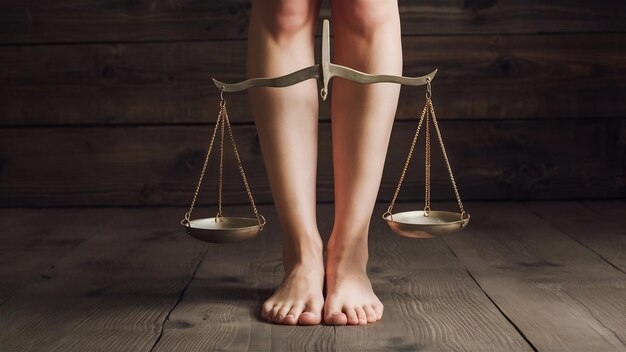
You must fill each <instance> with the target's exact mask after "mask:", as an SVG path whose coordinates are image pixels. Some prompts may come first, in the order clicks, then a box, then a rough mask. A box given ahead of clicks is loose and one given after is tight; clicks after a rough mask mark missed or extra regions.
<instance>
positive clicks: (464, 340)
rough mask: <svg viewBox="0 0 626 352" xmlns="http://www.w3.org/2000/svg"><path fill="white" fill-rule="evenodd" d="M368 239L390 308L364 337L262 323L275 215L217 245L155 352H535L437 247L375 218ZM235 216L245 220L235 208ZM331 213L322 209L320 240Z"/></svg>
mask: <svg viewBox="0 0 626 352" xmlns="http://www.w3.org/2000/svg"><path fill="white" fill-rule="evenodd" d="M384 208H385V205H384V204H378V205H377V207H376V209H375V211H374V218H375V219H373V223H372V227H371V231H370V263H369V266H368V270H369V273H370V277H371V278H372V284H373V286H374V290H375V292H376V293H377V294H379V297H380V298H381V300H382V301H383V304H385V313H384V317H383V320H381V321H379V322H377V323H376V324H372V325H367V326H361V327H347V328H346V327H343V328H341V327H338V328H335V327H332V326H327V325H325V324H322V325H319V326H296V327H293V326H282V325H276V324H268V323H266V322H264V321H263V320H261V318H260V310H261V305H262V304H263V302H264V301H265V299H267V298H268V297H269V296H270V295H271V293H272V292H273V291H274V290H275V289H276V288H277V287H278V285H279V283H280V281H281V279H282V276H283V274H284V271H283V268H282V259H281V258H282V254H281V240H280V239H281V234H280V226H279V223H278V217H277V214H276V212H275V210H274V208H273V207H272V208H267V207H266V208H264V210H263V211H264V214H266V215H265V216H266V217H267V219H268V225H267V227H266V228H265V230H264V232H263V233H262V234H261V236H260V237H258V238H255V239H253V240H251V241H247V242H242V243H240V244H237V245H236V246H231V247H228V246H220V245H213V246H211V247H210V248H209V249H208V254H207V260H205V261H204V262H203V263H202V265H201V266H200V268H199V270H198V273H197V275H196V277H195V279H194V281H193V282H192V284H191V286H190V287H189V290H188V291H187V293H186V295H185V296H184V297H183V300H182V301H181V303H180V304H179V305H178V306H177V307H176V309H175V310H174V311H173V312H172V314H171V319H170V322H168V323H167V324H166V325H165V330H164V334H163V337H162V339H161V340H160V342H159V344H158V345H157V346H156V349H155V350H156V351H174V350H180V351H182V350H184V351H206V350H239V351H244V350H248V351H327V350H337V351H383V350H385V351H405V350H428V351H444V350H445V351H450V350H454V351H477V350H481V351H504V350H506V351H530V350H531V349H530V347H529V346H528V345H527V344H526V342H525V341H524V340H523V339H522V338H521V336H520V335H519V334H518V333H517V332H516V331H515V330H514V328H513V327H512V326H511V325H509V324H508V322H507V321H506V320H505V319H504V317H502V316H501V315H500V313H499V312H498V310H497V309H496V308H495V307H494V306H493V305H492V304H491V302H490V301H489V300H488V299H487V297H485V296H484V294H483V293H482V291H481V290H480V289H479V288H478V286H477V285H476V284H475V283H474V281H472V280H471V278H469V277H468V276H467V274H466V272H465V269H464V267H463V266H462V265H461V264H460V263H459V261H458V260H457V259H456V258H455V257H454V256H453V255H452V254H451V253H450V251H449V250H448V249H447V248H446V246H445V244H444V243H443V242H441V241H412V240H410V239H404V238H399V237H398V236H395V235H393V234H391V233H390V231H389V229H388V227H387V225H386V224H385V223H383V222H382V221H381V220H380V219H377V217H378V214H380V213H382V212H383V211H384ZM237 210H238V211H245V210H246V209H245V208H243V207H237ZM332 217H333V207H332V205H319V206H318V219H319V223H320V231H321V233H322V234H323V235H322V237H323V238H324V240H325V241H327V238H328V235H329V231H330V230H331V228H332Z"/></svg>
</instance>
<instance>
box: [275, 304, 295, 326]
mask: <svg viewBox="0 0 626 352" xmlns="http://www.w3.org/2000/svg"><path fill="white" fill-rule="evenodd" d="M290 310H291V304H284V305H282V306H281V307H280V309H278V312H277V313H276V316H275V317H274V322H275V323H282V322H283V319H284V318H285V316H287V313H289V311H290Z"/></svg>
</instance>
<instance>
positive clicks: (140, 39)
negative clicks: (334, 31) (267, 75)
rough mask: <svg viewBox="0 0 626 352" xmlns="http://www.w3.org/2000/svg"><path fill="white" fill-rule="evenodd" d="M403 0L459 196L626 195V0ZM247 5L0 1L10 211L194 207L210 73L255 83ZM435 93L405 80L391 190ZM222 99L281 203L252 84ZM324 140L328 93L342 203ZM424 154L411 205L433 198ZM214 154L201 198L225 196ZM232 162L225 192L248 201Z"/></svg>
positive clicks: (3, 186)
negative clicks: (429, 76)
mask: <svg viewBox="0 0 626 352" xmlns="http://www.w3.org/2000/svg"><path fill="white" fill-rule="evenodd" d="M400 8H401V18H402V30H403V50H404V63H405V65H404V74H405V75H421V74H424V73H426V72H430V71H431V70H432V69H434V68H438V69H439V70H440V71H439V73H438V75H437V79H436V80H435V82H434V83H433V90H434V102H435V106H436V109H437V112H438V117H439V119H441V128H442V130H443V134H444V139H445V142H446V147H447V150H448V154H449V155H450V160H451V162H452V165H453V169H454V172H455V176H456V179H457V183H458V184H459V188H460V191H461V195H462V197H463V198H464V199H493V200H497V199H570V198H623V197H625V196H626V77H625V76H626V49H625V48H626V3H624V2H623V1H618V0H607V1H586V0H570V1H558V0H545V1H527V0H501V1H497V0H464V1H459V0H455V1H452V0H447V1H444V0H424V1H408V0H401V1H400ZM249 13H250V4H249V1H243V0H229V1H225V0H222V1H215V0H212V1H208V0H203V1H200V0H179V1H174V2H160V1H156V0H145V1H122V0H105V1H95V0H84V1H80V2H76V1H73V2H63V1H46V2H42V1H32V0H25V1H20V2H15V1H8V0H0V206H3V207H8V206H87V205H95V206H108V205H113V206H117V205H128V206H134V205H181V206H182V205H188V204H189V202H190V201H191V197H192V194H193V190H194V188H195V185H196V182H197V178H198V176H199V173H200V168H201V166H202V161H203V158H204V153H205V152H206V147H207V144H208V140H209V136H210V133H211V132H212V128H213V126H214V125H213V122H214V121H215V119H216V112H217V98H218V94H217V90H216V89H215V88H214V87H213V86H212V85H211V82H210V80H209V77H216V78H219V79H221V80H224V81H237V80H241V79H244V74H245V50H246V35H247V24H248V18H249ZM320 17H323V18H329V17H330V11H329V9H328V1H325V3H324V5H323V9H322V11H321V16H320ZM331 22H332V21H331ZM331 26H332V23H331ZM423 94H424V91H423V89H421V88H420V89H417V88H403V89H402V93H401V98H400V104H399V106H398V114H397V117H396V120H397V121H396V123H395V125H394V131H393V133H392V140H391V144H390V148H389V154H388V156H387V163H386V168H385V172H384V175H383V182H382V184H381V188H380V192H379V199H380V200H383V201H385V200H389V199H390V198H391V196H392V195H393V190H394V189H395V186H396V183H397V180H398V177H399V175H400V172H401V169H402V165H403V162H404V158H405V157H406V153H407V151H408V147H409V145H410V142H411V138H412V134H413V132H414V128H415V126H416V121H417V118H418V114H419V112H420V111H421V107H422V104H423ZM228 99H229V106H230V107H231V109H230V116H231V120H232V121H233V122H234V123H235V125H236V126H235V136H236V138H237V142H238V144H239V148H240V152H241V153H242V158H243V163H244V168H245V170H246V172H247V174H248V179H249V182H250V185H251V187H252V190H253V193H254V196H255V200H256V201H257V202H258V203H268V202H271V201H272V196H271V193H270V189H269V185H268V183H267V179H266V172H265V169H264V166H263V160H262V155H261V150H260V146H259V143H258V139H257V135H256V133H255V129H254V123H253V121H252V118H251V114H250V109H249V105H248V100H247V96H246V94H245V93H235V94H231V95H229V96H228ZM330 134H331V131H330V116H329V103H328V102H322V103H321V112H320V154H319V157H320V158H319V163H318V170H319V171H318V175H319V176H318V200H319V201H332V199H333V182H332V162H331V160H332V159H331V145H330V136H331V135H330ZM422 148H423V147H421V145H420V149H418V151H417V152H416V153H417V155H416V156H415V157H414V160H413V162H412V165H411V166H412V168H410V169H409V174H408V176H407V179H406V180H405V183H404V186H403V188H402V192H401V193H400V197H399V200H417V199H422V197H423V166H422V165H420V164H421V163H422V161H423V156H422V150H423V149H422ZM215 156H216V155H213V157H212V164H210V169H209V171H208V173H207V176H206V178H205V182H204V184H203V188H202V190H201V194H200V199H199V202H200V204H215V202H216V199H217V196H216V182H217V175H216V172H212V171H215V170H216V169H215V166H216V157H215ZM225 158H226V160H225V163H226V164H225V172H226V177H225V185H224V187H225V195H224V198H225V202H226V203H228V204H236V203H247V201H248V200H247V196H246V194H245V191H244V188H243V185H242V182H241V179H240V177H239V175H238V170H237V168H236V165H235V162H234V157H233V155H232V154H231V151H230V150H227V153H226V155H225ZM433 163H435V166H434V170H433V182H434V188H433V197H434V198H435V199H452V198H453V193H452V190H451V186H450V183H449V180H448V179H447V175H446V173H445V169H444V168H443V164H442V158H441V157H440V155H439V153H438V151H437V152H436V153H434V154H433Z"/></svg>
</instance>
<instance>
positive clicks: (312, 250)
mask: <svg viewBox="0 0 626 352" xmlns="http://www.w3.org/2000/svg"><path fill="white" fill-rule="evenodd" d="M283 265H284V267H285V276H284V277H283V280H282V282H281V284H280V286H279V287H278V289H277V290H276V292H274V294H273V295H272V296H271V297H270V298H269V299H268V300H267V301H265V303H264V304H263V309H262V311H261V316H262V317H263V319H265V320H267V321H269V322H273V323H278V324H286V325H296V324H299V325H315V324H319V323H320V322H321V320H322V308H323V305H324V293H323V286H324V257H323V254H322V241H321V239H319V241H317V239H315V240H314V243H301V244H299V245H292V244H289V243H285V244H284V246H283Z"/></svg>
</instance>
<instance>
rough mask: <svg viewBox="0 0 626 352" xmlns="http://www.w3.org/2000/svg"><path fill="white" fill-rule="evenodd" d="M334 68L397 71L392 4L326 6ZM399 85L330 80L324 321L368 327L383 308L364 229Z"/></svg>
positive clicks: (397, 30)
mask: <svg viewBox="0 0 626 352" xmlns="http://www.w3.org/2000/svg"><path fill="white" fill-rule="evenodd" d="M331 6H332V8H331V10H332V16H333V19H334V21H333V23H334V25H333V28H334V43H333V53H334V57H333V60H334V62H335V63H338V64H342V65H346V66H350V67H353V68H355V69H357V70H361V71H365V72H368V73H380V74H396V75H399V74H401V73H402V44H401V39H400V18H399V14H398V5H397V2H396V1H390V0H382V1H371V0H361V1H356V0H355V1H346V0H341V1H337V0H334V1H331ZM399 92H400V87H399V85H396V84H392V83H377V84H372V85H360V84H357V83H352V82H349V81H346V80H344V79H341V78H335V79H334V82H333V86H332V94H333V96H332V104H333V105H332V142H333V165H334V172H335V222H334V227H333V231H332V234H331V237H330V240H329V242H328V256H327V263H326V283H327V295H326V302H325V304H324V321H325V322H326V323H328V324H333V325H344V324H367V323H368V322H369V323H372V322H375V321H377V320H379V319H380V318H381V317H382V313H383V304H382V303H381V302H380V300H379V299H378V297H376V295H375V294H374V291H373V290H372V285H371V283H370V280H369V278H368V277H367V273H366V267H367V260H368V246H367V244H368V243H367V242H368V228H369V223H370V219H371V215H372V211H373V209H374V203H375V201H376V196H377V193H378V190H379V187H380V181H381V177H382V171H383V164H384V162H385V156H386V153H387V147H388V145H389V137H390V135H391V128H392V125H393V120H394V116H395V112H396V107H397V102H398V96H399Z"/></svg>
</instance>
